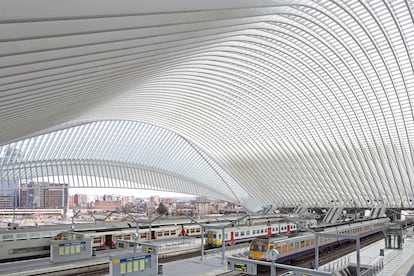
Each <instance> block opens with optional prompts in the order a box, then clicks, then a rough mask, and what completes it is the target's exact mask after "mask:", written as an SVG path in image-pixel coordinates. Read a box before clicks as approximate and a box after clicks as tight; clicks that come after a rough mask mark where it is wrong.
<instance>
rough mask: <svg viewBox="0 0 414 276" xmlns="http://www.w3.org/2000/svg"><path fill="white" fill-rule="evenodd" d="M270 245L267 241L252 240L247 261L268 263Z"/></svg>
mask: <svg viewBox="0 0 414 276" xmlns="http://www.w3.org/2000/svg"><path fill="white" fill-rule="evenodd" d="M269 251H270V245H269V240H268V239H254V240H253V241H252V242H251V243H250V250H249V259H253V260H256V261H270V259H269V256H268V252H269Z"/></svg>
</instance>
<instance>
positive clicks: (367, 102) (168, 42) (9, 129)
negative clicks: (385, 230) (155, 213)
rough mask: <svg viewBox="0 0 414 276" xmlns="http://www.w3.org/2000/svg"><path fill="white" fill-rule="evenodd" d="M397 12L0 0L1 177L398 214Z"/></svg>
mask: <svg viewBox="0 0 414 276" xmlns="http://www.w3.org/2000/svg"><path fill="white" fill-rule="evenodd" d="M413 7H414V3H413V1H411V0H393V1H391V0H383V1H380V0H372V1H362V0H361V1H358V0H349V1H348V0H346V1H345V0H344V1H329V0H315V1H310V0H309V1H307V0H298V1H294V0H292V1H277V0H274V1H271V0H256V1H252V0H227V1H226V0H208V1H206V0H168V1H160V0H139V1H137V0H122V1H119V0H71V1H67V0H36V1H24V0H2V1H0V145H3V146H2V148H1V156H0V158H1V159H0V170H1V178H2V181H3V182H9V180H12V179H16V178H20V179H22V178H32V177H37V176H48V177H52V179H53V177H56V178H59V176H67V175H72V180H73V176H74V175H76V177H77V178H78V179H79V178H81V179H82V177H84V176H87V177H88V178H89V180H88V181H69V182H70V183H69V184H70V185H71V186H74V187H78V186H79V187H80V186H82V187H86V186H87V187H98V186H99V187H101V186H108V187H114V188H134V189H135V188H148V187H149V188H152V189H160V190H166V191H176V192H187V193H191V194H197V195H204V196H210V197H214V198H222V199H225V200H229V201H233V202H236V203H239V204H241V205H243V206H245V207H246V208H248V209H250V210H258V209H260V208H262V207H263V206H269V205H272V206H299V205H304V206H329V205H343V206H368V207H369V206H377V205H381V206H388V207H410V206H411V205H412V200H414V188H413V181H414V154H413V152H414V146H413V140H414V111H413V103H412V102H413V101H414V67H413V61H414V17H413V12H414V8H413ZM92 178H95V181H93V180H91V179H92ZM108 178H111V179H116V181H110V182H107V181H106V180H102V179H108Z"/></svg>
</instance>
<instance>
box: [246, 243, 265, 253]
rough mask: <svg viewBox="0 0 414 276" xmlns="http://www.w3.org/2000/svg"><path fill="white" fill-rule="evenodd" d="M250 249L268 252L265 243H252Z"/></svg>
mask: <svg viewBox="0 0 414 276" xmlns="http://www.w3.org/2000/svg"><path fill="white" fill-rule="evenodd" d="M250 249H251V250H252V251H258V252H266V251H267V246H266V245H265V244H257V243H252V245H251V246H250Z"/></svg>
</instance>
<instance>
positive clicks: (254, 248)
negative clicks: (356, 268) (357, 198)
mask: <svg viewBox="0 0 414 276" xmlns="http://www.w3.org/2000/svg"><path fill="white" fill-rule="evenodd" d="M387 222H389V219H388V218H383V219H377V220H370V221H364V222H357V223H353V224H347V225H341V226H337V227H331V228H326V229H325V230H324V231H323V232H324V233H336V234H344V235H359V236H361V237H364V236H367V235H370V234H373V233H376V232H379V231H382V229H383V227H384V224H385V223H387ZM342 242H345V240H344V239H338V238H332V237H319V240H318V244H319V247H320V250H323V249H324V248H326V247H332V246H335V245H338V244H340V243H342ZM314 248H315V235H314V234H312V233H308V234H303V235H299V236H296V237H292V238H283V239H280V237H277V238H272V237H269V238H257V239H255V240H253V241H252V242H251V243H250V249H249V258H250V259H254V260H259V261H270V258H269V252H270V250H272V249H276V250H277V252H278V258H277V260H276V261H277V262H284V261H288V260H290V259H293V258H296V257H299V256H301V255H304V254H308V253H313V251H314Z"/></svg>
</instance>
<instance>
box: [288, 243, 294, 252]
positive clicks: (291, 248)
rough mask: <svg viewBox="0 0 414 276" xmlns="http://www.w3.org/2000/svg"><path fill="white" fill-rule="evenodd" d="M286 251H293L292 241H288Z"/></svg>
mask: <svg viewBox="0 0 414 276" xmlns="http://www.w3.org/2000/svg"><path fill="white" fill-rule="evenodd" d="M288 251H289V252H290V251H293V243H289V245H288Z"/></svg>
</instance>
